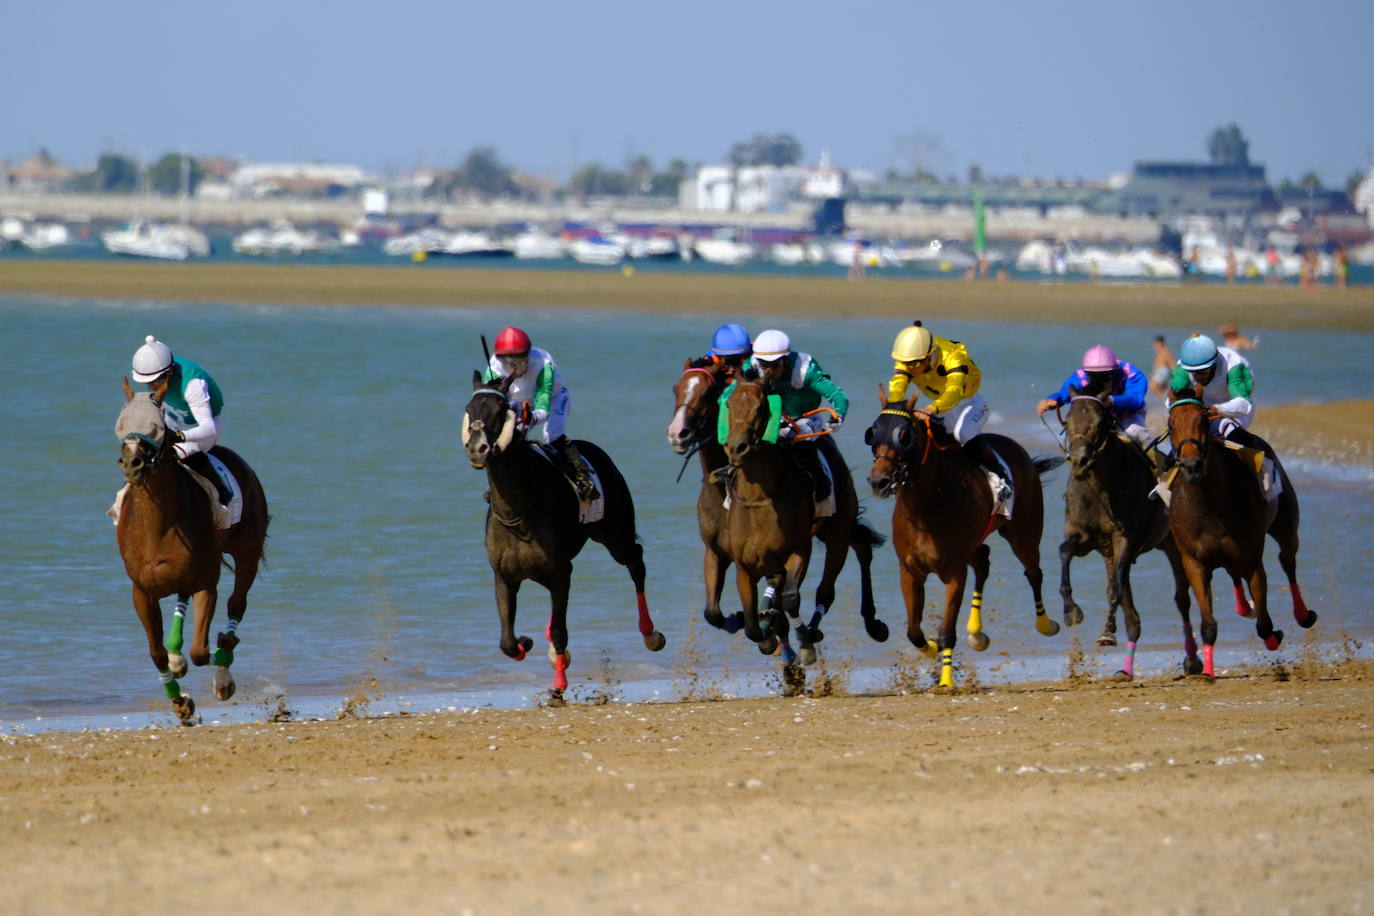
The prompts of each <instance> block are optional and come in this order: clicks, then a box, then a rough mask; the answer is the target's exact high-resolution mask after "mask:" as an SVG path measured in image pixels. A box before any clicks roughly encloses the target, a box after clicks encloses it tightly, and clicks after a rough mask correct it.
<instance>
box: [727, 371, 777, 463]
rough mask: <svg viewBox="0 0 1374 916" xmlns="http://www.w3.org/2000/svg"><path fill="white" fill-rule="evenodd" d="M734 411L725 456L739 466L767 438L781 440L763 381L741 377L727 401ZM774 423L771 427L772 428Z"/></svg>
mask: <svg viewBox="0 0 1374 916" xmlns="http://www.w3.org/2000/svg"><path fill="white" fill-rule="evenodd" d="M725 406H726V408H727V409H728V410H729V412H730V422H729V426H728V427H727V432H726V436H725V441H724V442H722V443H721V444H722V445H724V446H725V457H726V459H727V460H728V461H729V462H730V464H731V465H733V466H735V467H739V465H740V464H741V463H742V462H743V461H744V459H745V458H746V457H748V455H749V454H750V453H751V452H753V451H754V450H755V449H757V448H758V447H759V446H760V445H762V444H764V443H766V442H775V441H777V426H776V423H777V419H778V418H776V417H774V415H773V405H772V404H771V403H770V400H769V397H768V392H767V391H766V390H765V389H764V387H763V383H762V382H759V381H756V380H754V379H750V378H743V379H738V380H736V382H735V387H734V389H733V390H731V392H730V397H729V398H728V399H727V400H726V402H725ZM770 427H771V430H770Z"/></svg>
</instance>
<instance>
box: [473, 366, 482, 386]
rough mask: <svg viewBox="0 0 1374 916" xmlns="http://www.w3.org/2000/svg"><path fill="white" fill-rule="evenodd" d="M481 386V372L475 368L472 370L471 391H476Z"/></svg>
mask: <svg viewBox="0 0 1374 916" xmlns="http://www.w3.org/2000/svg"><path fill="white" fill-rule="evenodd" d="M481 387H482V373H480V372H478V371H477V370H476V369H473V370H472V390H473V391H476V390H477V389H478V388H481Z"/></svg>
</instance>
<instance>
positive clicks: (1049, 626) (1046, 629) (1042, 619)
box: [1035, 614, 1059, 636]
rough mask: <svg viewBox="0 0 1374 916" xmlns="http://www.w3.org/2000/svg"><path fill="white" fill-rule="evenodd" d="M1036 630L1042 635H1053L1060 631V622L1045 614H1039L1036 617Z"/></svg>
mask: <svg viewBox="0 0 1374 916" xmlns="http://www.w3.org/2000/svg"><path fill="white" fill-rule="evenodd" d="M1035 631H1036V632H1037V633H1039V634H1040V635H1041V636H1053V635H1054V634H1056V633H1058V632H1059V624H1057V623H1055V622H1054V621H1053V620H1050V618H1049V617H1048V616H1046V615H1045V614H1038V615H1036V618H1035Z"/></svg>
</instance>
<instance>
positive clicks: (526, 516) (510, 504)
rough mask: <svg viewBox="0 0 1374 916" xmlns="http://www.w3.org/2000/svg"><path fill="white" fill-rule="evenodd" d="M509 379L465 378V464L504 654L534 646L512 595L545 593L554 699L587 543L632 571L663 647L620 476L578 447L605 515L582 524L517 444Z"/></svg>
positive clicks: (643, 615) (563, 674)
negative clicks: (471, 476)
mask: <svg viewBox="0 0 1374 916" xmlns="http://www.w3.org/2000/svg"><path fill="white" fill-rule="evenodd" d="M510 381H511V380H510V379H502V380H500V381H498V382H492V383H490V384H488V385H483V383H482V376H481V373H478V372H474V373H473V374H472V387H473V389H474V391H473V395H472V399H471V400H469V401H468V405H467V408H466V410H464V412H463V446H464V447H465V448H466V450H467V455H468V463H469V464H471V465H472V466H473V467H474V468H477V469H478V470H482V469H485V470H486V472H487V485H488V488H489V489H488V493H487V499H488V501H489V502H490V508H488V510H487V524H486V540H487V559H488V560H489V561H490V563H491V568H492V572H494V573H495V574H496V606H497V611H498V612H499V614H500V616H501V651H502V652H504V653H506V655H508V656H510V657H511V658H513V659H515V660H517V661H519V660H521V659H523V658H524V657H525V653H526V652H528V651H529V649H530V648H531V646H533V645H534V642H533V640H531V639H530V638H529V637H528V636H519V637H517V636H516V635H515V603H516V602H515V596H516V593H517V592H518V591H519V590H520V584H521V583H522V582H524V581H525V580H526V579H533V580H534V581H535V582H538V583H539V584H540V585H542V586H544V587H545V588H547V589H548V590H549V597H550V599H551V601H552V612H551V613H550V615H549V625H548V627H547V628H546V630H545V636H546V637H547V638H548V641H549V662H550V663H551V664H552V665H553V669H554V680H553V696H554V698H555V699H558V698H561V697H562V694H563V691H564V690H566V689H567V687H568V675H567V669H568V665H569V664H570V663H571V661H572V654H571V653H570V652H569V651H568V623H567V615H568V593H569V591H570V589H571V584H572V561H573V558H574V557H576V556H577V555H578V553H580V552H581V550H582V547H583V545H584V544H586V543H587V539H588V538H591V539H592V540H594V541H597V542H598V543H600V544H602V545H603V546H605V548H606V550H607V551H608V552H609V553H610V555H611V559H613V560H615V561H616V562H617V563H619V564H620V565H622V566H624V567H625V568H626V569H628V570H629V572H630V579H631V580H632V581H633V582H634V587H635V597H636V599H638V602H639V632H640V635H641V636H642V637H643V639H644V645H645V647H646V648H648V649H649V650H650V651H653V652H657V651H658V650H660V649H662V648H663V646H664V645H665V643H666V642H667V640H666V639H665V638H664V636H663V634H662V633H660V632H658V631H657V630H655V629H654V622H653V620H652V619H651V618H650V617H649V606H648V603H647V601H646V600H645V597H644V577H645V570H644V551H643V548H642V547H641V546H640V544H639V540H638V536H637V535H636V533H635V507H634V501H633V500H632V499H631V497H630V489H629V487H627V486H626V485H625V478H623V477H621V476H620V471H619V470H618V469H617V468H616V466H615V465H614V464H613V463H612V462H611V459H610V458H609V457H608V456H607V455H606V453H605V452H603V451H602V450H601V449H600V448H598V447H597V446H595V445H593V444H592V443H590V442H585V441H583V440H577V448H578V451H579V452H580V453H581V454H582V456H583V457H584V458H586V459H587V460H588V461H590V462H591V464H592V467H593V468H594V470H595V471H596V473H597V475H598V476H599V477H600V480H601V483H600V488H599V489H600V492H601V496H602V500H603V503H604V513H603V515H602V518H601V519H600V520H599V521H595V522H590V523H587V524H583V523H582V522H581V520H580V518H579V507H578V500H577V495H576V494H575V492H574V491H573V488H572V485H571V484H570V483H569V482H568V480H567V478H566V477H564V476H563V472H562V471H561V470H559V469H558V468H557V467H556V466H555V465H554V463H553V461H552V460H551V459H550V458H549V457H548V456H547V455H546V453H545V452H544V451H543V450H542V449H540V448H539V447H538V446H535V445H533V444H530V443H527V442H526V441H525V439H524V435H523V430H522V429H521V427H522V424H521V423H520V420H519V418H518V417H517V411H516V410H515V409H514V408H513V407H512V406H511V405H510V402H509V400H508V393H507V392H508V389H509V387H510Z"/></svg>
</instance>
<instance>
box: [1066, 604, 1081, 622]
mask: <svg viewBox="0 0 1374 916" xmlns="http://www.w3.org/2000/svg"><path fill="white" fill-rule="evenodd" d="M1082 622H1083V609H1082V608H1081V607H1079V606H1078V605H1076V604H1066V605H1064V625H1065V626H1070V627H1076V626H1078V625H1079V624H1080V623H1082Z"/></svg>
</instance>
